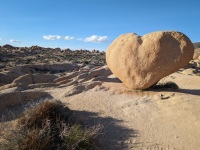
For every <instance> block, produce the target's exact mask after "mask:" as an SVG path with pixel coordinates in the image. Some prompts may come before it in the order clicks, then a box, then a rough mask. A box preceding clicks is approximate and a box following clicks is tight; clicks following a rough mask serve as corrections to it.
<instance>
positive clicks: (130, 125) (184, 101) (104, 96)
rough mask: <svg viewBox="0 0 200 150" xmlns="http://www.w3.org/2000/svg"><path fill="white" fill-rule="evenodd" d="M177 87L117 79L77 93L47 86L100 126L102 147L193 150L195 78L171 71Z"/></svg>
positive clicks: (198, 127) (198, 80)
mask: <svg viewBox="0 0 200 150" xmlns="http://www.w3.org/2000/svg"><path fill="white" fill-rule="evenodd" d="M167 81H172V82H175V83H177V84H178V86H179V87H180V89H179V90H172V91H169V90H161V91H155V90H154V91H131V90H129V89H127V88H126V87H124V86H123V84H122V83H120V82H116V83H115V82H104V83H103V85H102V86H96V87H95V88H94V89H91V90H89V91H86V92H82V93H80V94H76V95H73V96H70V97H65V96H64V95H65V92H66V91H67V90H68V89H67V88H66V87H65V88H60V89H57V90H49V91H48V92H50V94H51V95H52V96H53V97H54V98H55V99H58V100H61V101H62V102H64V103H66V104H67V105H68V106H69V107H70V108H71V109H73V110H75V111H76V112H77V114H78V115H80V116H81V117H82V119H83V120H84V121H86V122H87V123H89V124H90V125H96V124H101V125H103V126H104V135H102V140H101V141H102V146H103V148H102V149H123V148H124V149H142V150H143V149H144V150H145V149H152V150H154V149H158V150H171V149H176V150H177V149H180V150H183V149H185V150H198V149H199V147H200V141H199V139H200V111H199V108H200V89H199V87H200V77H199V76H192V75H184V74H180V73H174V74H171V75H170V76H168V77H166V78H164V79H163V80H162V81H160V82H167Z"/></svg>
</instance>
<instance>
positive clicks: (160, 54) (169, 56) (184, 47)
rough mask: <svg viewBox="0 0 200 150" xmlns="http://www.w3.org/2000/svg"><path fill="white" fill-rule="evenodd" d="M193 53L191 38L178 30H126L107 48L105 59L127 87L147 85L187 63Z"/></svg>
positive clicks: (133, 87)
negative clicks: (137, 31)
mask: <svg viewBox="0 0 200 150" xmlns="http://www.w3.org/2000/svg"><path fill="white" fill-rule="evenodd" d="M193 53H194V46H193V44H192V42H191V41H190V39H189V38H188V37H187V36H186V35H184V34H183V33H180V32H175V31H165V32H164V31H163V32H162V31H158V32H153V33H149V34H146V35H144V36H139V35H137V34H135V33H128V34H123V35H121V36H119V37H118V38H117V39H115V40H114V41H113V42H112V43H111V45H110V46H109V47H108V48H107V50H106V62H107V65H108V67H109V68H110V70H111V71H112V72H113V73H114V75H115V76H117V77H118V78H119V79H120V80H121V81H122V82H123V83H124V85H125V86H127V87H128V88H131V89H147V88H149V87H151V86H152V85H154V84H156V83H157V82H158V81H159V80H160V79H162V78H163V77H165V76H167V75H169V74H171V73H173V72H175V71H177V70H178V69H180V68H181V67H184V66H185V65H187V64H188V62H189V61H190V60H192V58H193Z"/></svg>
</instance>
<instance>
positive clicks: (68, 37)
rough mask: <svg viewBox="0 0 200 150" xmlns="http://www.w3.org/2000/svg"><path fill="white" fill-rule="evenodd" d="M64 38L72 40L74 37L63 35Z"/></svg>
mask: <svg viewBox="0 0 200 150" xmlns="http://www.w3.org/2000/svg"><path fill="white" fill-rule="evenodd" d="M64 39H65V40H73V39H74V37H71V36H66V37H64Z"/></svg>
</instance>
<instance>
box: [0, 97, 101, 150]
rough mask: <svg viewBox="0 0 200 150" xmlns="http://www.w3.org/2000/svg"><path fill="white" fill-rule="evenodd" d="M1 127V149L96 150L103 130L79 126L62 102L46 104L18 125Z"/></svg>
mask: <svg viewBox="0 0 200 150" xmlns="http://www.w3.org/2000/svg"><path fill="white" fill-rule="evenodd" d="M6 124H7V123H4V124H1V129H2V130H3V131H5V132H0V134H1V137H2V140H0V149H4V150H72V149H77V150H82V149H85V150H86V149H88V150H89V149H96V147H95V145H96V137H97V136H98V135H99V133H100V130H101V127H100V126H94V127H91V128H87V127H85V126H82V125H81V124H78V123H75V121H74V119H72V111H71V110H70V109H69V108H66V107H64V106H63V104H62V103H61V102H58V101H55V102H47V101H46V102H42V103H41V104H40V105H38V106H37V107H36V108H33V109H30V110H28V111H26V112H25V113H24V114H23V116H22V117H21V118H19V119H18V120H17V123H16V125H15V126H11V125H10V126H8V125H6Z"/></svg>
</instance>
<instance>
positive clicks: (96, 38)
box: [84, 35, 108, 43]
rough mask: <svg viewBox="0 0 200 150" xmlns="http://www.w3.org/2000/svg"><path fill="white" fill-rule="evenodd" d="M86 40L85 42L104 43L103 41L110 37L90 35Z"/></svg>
mask: <svg viewBox="0 0 200 150" xmlns="http://www.w3.org/2000/svg"><path fill="white" fill-rule="evenodd" d="M84 41H85V42H94V43H102V42H107V41H108V37H107V36H97V35H92V36H90V37H87V38H85V39H84Z"/></svg>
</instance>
